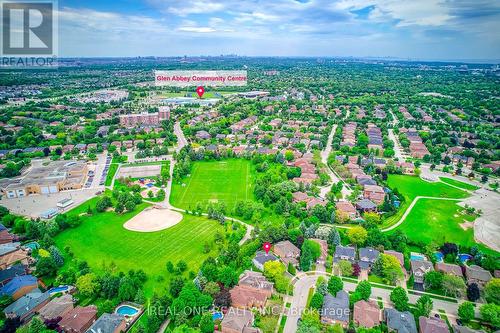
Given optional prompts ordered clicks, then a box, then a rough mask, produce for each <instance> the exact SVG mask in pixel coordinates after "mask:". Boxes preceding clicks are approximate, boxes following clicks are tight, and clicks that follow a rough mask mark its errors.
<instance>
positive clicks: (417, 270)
mask: <svg viewBox="0 0 500 333" xmlns="http://www.w3.org/2000/svg"><path fill="white" fill-rule="evenodd" d="M410 263H411V272H412V273H413V280H414V281H415V285H420V287H423V283H424V275H425V273H428V272H430V271H433V270H434V268H433V267H432V262H430V261H427V260H412V261H411V262H410Z"/></svg>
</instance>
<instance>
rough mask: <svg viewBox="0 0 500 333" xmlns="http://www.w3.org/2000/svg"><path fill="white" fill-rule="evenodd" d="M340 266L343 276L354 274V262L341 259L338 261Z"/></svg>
mask: <svg viewBox="0 0 500 333" xmlns="http://www.w3.org/2000/svg"><path fill="white" fill-rule="evenodd" d="M338 266H339V269H340V274H342V275H343V276H352V273H353V272H354V269H353V267H352V264H351V263H350V262H349V261H347V260H340V261H339V262H338Z"/></svg>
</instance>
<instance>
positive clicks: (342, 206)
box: [335, 201, 357, 220]
mask: <svg viewBox="0 0 500 333" xmlns="http://www.w3.org/2000/svg"><path fill="white" fill-rule="evenodd" d="M335 206H336V207H337V214H338V215H339V216H342V217H345V218H347V219H350V220H354V219H355V218H356V214H357V212H356V208H355V207H354V206H353V204H352V203H350V202H349V201H339V202H337V203H336V204H335Z"/></svg>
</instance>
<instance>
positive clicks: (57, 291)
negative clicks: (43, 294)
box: [49, 286, 69, 294]
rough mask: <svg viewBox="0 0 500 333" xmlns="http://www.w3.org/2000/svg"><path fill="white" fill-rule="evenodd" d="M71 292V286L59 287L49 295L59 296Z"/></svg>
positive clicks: (53, 289) (50, 291) (51, 290)
mask: <svg viewBox="0 0 500 333" xmlns="http://www.w3.org/2000/svg"><path fill="white" fill-rule="evenodd" d="M68 290H69V286H59V287H54V288H52V289H50V290H49V294H57V293H64V292H67V291H68Z"/></svg>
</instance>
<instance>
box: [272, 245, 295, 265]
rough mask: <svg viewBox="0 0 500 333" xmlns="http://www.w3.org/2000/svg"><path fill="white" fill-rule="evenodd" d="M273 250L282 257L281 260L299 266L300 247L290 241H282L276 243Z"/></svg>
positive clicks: (286, 263)
mask: <svg viewBox="0 0 500 333" xmlns="http://www.w3.org/2000/svg"><path fill="white" fill-rule="evenodd" d="M273 252H274V253H275V254H276V255H277V256H279V257H280V259H281V261H282V262H283V263H284V264H285V265H288V264H289V263H291V264H292V265H294V266H297V264H298V263H299V260H298V258H299V257H300V249H299V248H298V247H296V246H295V245H293V244H292V243H291V242H290V241H287V240H285V241H281V242H279V243H276V244H274V249H273Z"/></svg>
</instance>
